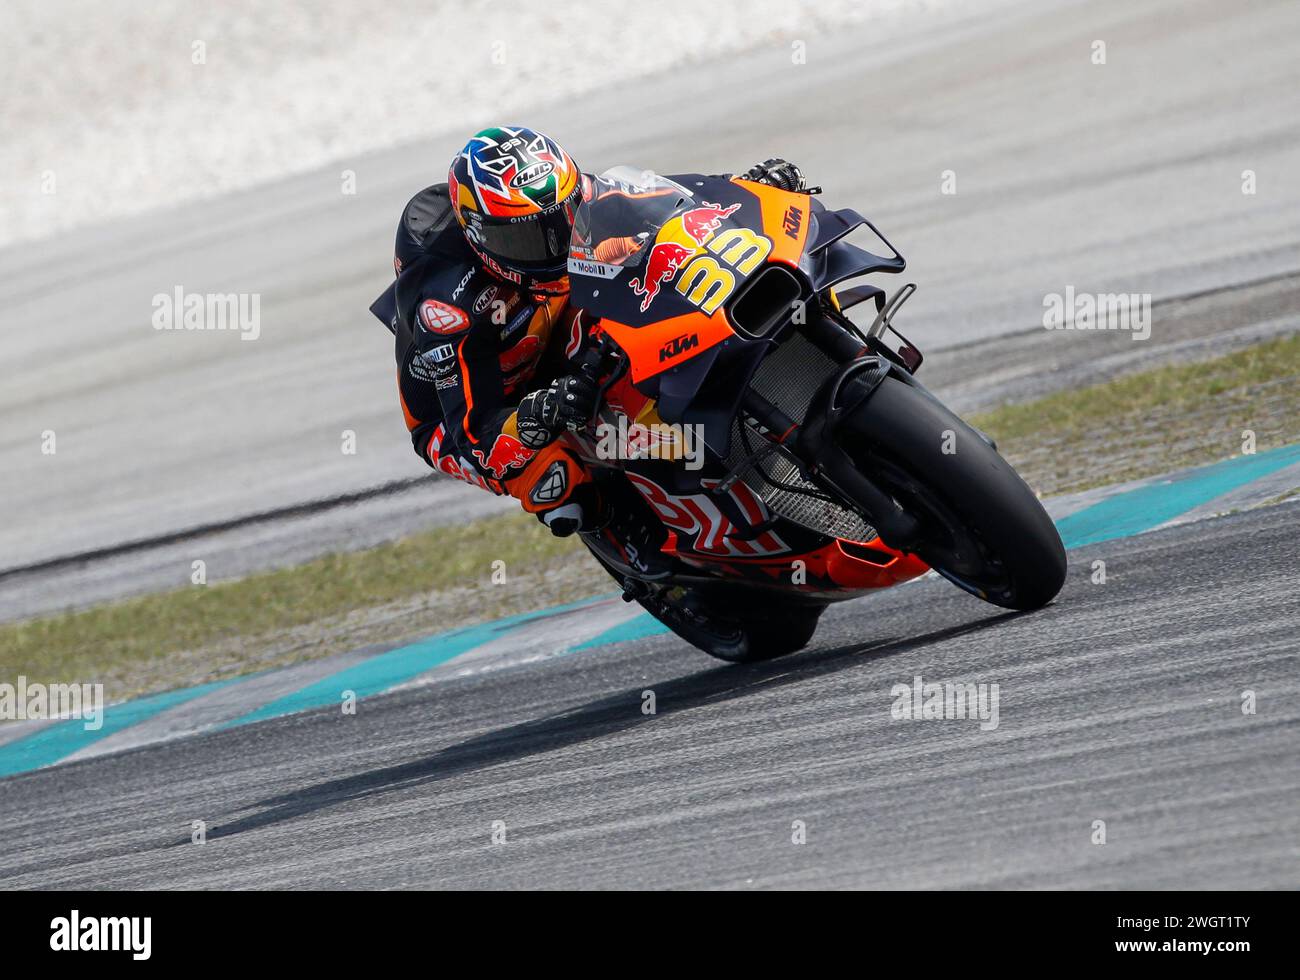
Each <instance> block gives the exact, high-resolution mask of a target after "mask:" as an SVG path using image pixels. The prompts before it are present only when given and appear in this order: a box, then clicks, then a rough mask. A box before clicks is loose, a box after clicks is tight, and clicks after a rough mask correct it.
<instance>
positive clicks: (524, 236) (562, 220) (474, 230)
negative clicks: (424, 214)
mask: <svg viewBox="0 0 1300 980" xmlns="http://www.w3.org/2000/svg"><path fill="white" fill-rule="evenodd" d="M581 200H582V195H581V194H580V193H579V192H578V191H577V190H575V191H574V193H572V194H570V195H569V196H568V198H566V199H565V200H564V201H563V202H562V203H561V204H559V205H558V206H557V207H554V208H552V209H551V210H549V211H544V212H542V213H541V214H535V215H529V216H528V217H527V218H524V219H520V220H517V221H502V220H501V219H499V218H498V219H496V220H491V219H486V220H480V221H475V220H473V219H472V218H471V219H470V221H469V224H468V225H467V226H466V230H467V231H469V234H470V237H471V238H473V239H475V240H476V241H477V243H478V246H479V248H481V249H482V250H483V251H484V252H487V253H488V254H489V255H491V256H492V257H493V258H495V259H497V260H498V261H499V262H502V263H509V264H510V265H515V266H518V267H520V268H525V269H528V268H531V269H554V268H563V267H564V265H565V263H566V261H567V260H568V255H569V237H570V235H571V233H572V230H573V218H574V214H575V212H576V211H577V209H578V204H579V202H580V201H581Z"/></svg>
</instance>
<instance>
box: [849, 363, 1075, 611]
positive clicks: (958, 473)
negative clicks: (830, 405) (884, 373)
mask: <svg viewBox="0 0 1300 980" xmlns="http://www.w3.org/2000/svg"><path fill="white" fill-rule="evenodd" d="M836 438H837V441H838V443H839V445H840V448H841V449H843V450H844V452H845V453H847V455H848V456H849V457H850V459H851V460H852V462H853V464H854V466H855V468H856V469H857V470H858V471H859V472H860V473H861V474H862V475H863V476H864V477H866V478H867V479H868V480H870V481H871V482H872V483H873V484H875V485H876V486H877V487H879V488H880V489H882V490H884V491H885V492H886V493H887V494H889V495H890V496H891V497H893V498H894V500H895V501H896V502H897V503H898V505H899V506H900V507H901V508H902V509H903V510H904V511H905V512H906V513H908V514H910V515H911V516H912V517H914V518H916V519H917V520H918V521H919V522H920V524H921V531H920V537H919V540H918V541H917V542H916V543H915V544H914V546H913V548H912V550H914V551H915V553H916V554H917V555H918V556H919V557H920V558H921V559H922V560H923V561H924V562H925V563H926V564H927V565H929V566H930V567H931V568H933V569H934V570H935V571H936V572H938V573H939V574H940V575H942V576H943V577H944V578H946V579H948V580H949V581H950V582H952V583H953V584H955V585H957V586H959V587H961V588H963V589H965V590H966V591H967V592H970V593H971V594H973V595H976V596H978V597H979V598H981V599H984V600H985V601H987V602H991V603H993V604H994V605H997V606H1003V607H1005V608H1007V609H1037V608H1038V607H1040V606H1044V605H1046V604H1047V603H1048V602H1050V601H1051V600H1052V598H1053V597H1054V596H1055V595H1056V594H1057V593H1058V592H1060V591H1061V586H1062V585H1063V584H1064V583H1065V568H1066V561H1065V547H1064V546H1063V545H1062V544H1061V536H1060V535H1059V534H1057V532H1056V526H1055V525H1054V524H1053V523H1052V519H1051V518H1050V517H1048V516H1047V512H1046V511H1045V510H1044V509H1043V505H1042V504H1041V503H1039V501H1038V498H1037V497H1035V496H1034V493H1033V491H1032V490H1030V489H1029V487H1028V486H1026V485H1025V482H1024V481H1023V480H1022V479H1020V476H1019V475H1018V474H1017V473H1016V471H1015V470H1014V469H1012V468H1011V465H1010V464H1009V463H1007V461H1006V460H1004V459H1003V458H1002V457H1001V456H999V455H998V452H997V450H996V449H994V448H993V447H992V446H991V445H990V444H989V443H988V442H987V441H986V440H985V439H984V438H983V437H981V436H980V434H979V433H978V432H976V431H975V430H974V429H972V428H971V427H970V426H968V425H967V424H966V423H965V422H963V421H962V420H961V419H959V418H958V417H957V416H956V415H954V414H953V413H952V412H950V411H949V410H948V409H947V408H945V407H944V406H943V405H942V404H940V403H939V402H938V401H937V400H935V399H934V398H933V397H931V396H929V395H928V394H926V393H925V392H923V391H921V390H920V389H918V388H915V387H913V386H911V385H908V384H906V383H904V382H902V381H899V380H898V379H896V378H893V377H887V378H885V379H884V380H883V381H882V382H881V383H880V386H879V387H878V388H877V389H876V390H875V391H874V392H873V393H872V394H871V396H870V397H869V398H867V399H866V401H865V402H864V403H863V404H862V405H861V406H860V407H858V408H857V409H856V410H855V411H854V413H853V414H852V415H851V416H849V417H847V418H845V419H844V420H843V422H841V423H840V426H839V429H838V431H837V433H836Z"/></svg>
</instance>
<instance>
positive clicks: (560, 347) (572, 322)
mask: <svg viewBox="0 0 1300 980" xmlns="http://www.w3.org/2000/svg"><path fill="white" fill-rule="evenodd" d="M394 267H395V270H396V272H397V279H396V281H395V283H394V284H393V287H392V289H390V291H389V293H387V294H385V295H386V297H388V299H389V305H388V306H387V307H384V306H383V305H382V304H383V302H384V300H383V299H381V300H380V302H379V303H376V307H375V312H376V313H377V314H379V315H381V318H385V319H386V320H387V322H388V325H389V328H390V329H391V330H392V331H393V334H394V337H395V340H396V350H395V353H396V358H397V386H398V397H399V399H400V402H401V406H402V413H403V416H404V417H405V420H406V426H407V429H408V430H409V431H410V434H411V443H412V446H413V448H414V449H415V452H416V453H417V454H418V455H419V456H420V457H421V458H422V459H424V460H425V462H427V463H428V464H429V465H430V466H432V467H434V468H435V469H437V470H439V471H441V472H443V473H445V474H447V475H449V476H452V477H455V478H456V479H459V480H464V481H465V482H467V483H470V484H473V485H475V486H478V487H482V488H483V489H485V490H489V491H491V492H492V493H497V494H505V493H509V494H511V495H512V496H515V497H517V498H518V499H519V500H520V502H521V503H522V504H523V505H524V508H525V509H526V510H529V511H532V512H534V513H538V514H539V515H542V514H544V513H545V512H547V511H550V510H553V509H555V508H556V507H558V506H562V505H563V504H564V503H566V502H568V501H570V499H571V498H572V497H573V493H574V491H575V490H576V489H577V488H578V487H579V486H581V485H583V484H584V483H586V482H587V481H586V479H585V473H584V472H583V469H582V467H581V466H580V465H579V464H578V463H577V461H576V459H574V457H572V455H571V454H569V453H567V452H565V451H563V450H562V449H560V448H559V447H558V446H556V445H555V444H554V442H553V441H552V438H553V434H552V433H551V432H546V433H535V432H532V431H530V429H529V423H530V422H532V421H533V418H532V416H531V415H529V414H528V412H527V411H525V410H524V409H525V408H535V409H536V411H537V413H538V414H539V415H545V413H546V411H548V410H549V411H550V412H551V414H554V412H555V408H556V407H558V406H559V405H560V404H561V403H562V402H563V400H564V397H565V392H563V391H560V392H558V398H557V399H556V401H555V402H553V403H551V404H536V403H537V402H538V400H539V398H538V397H532V398H530V400H529V402H528V403H527V405H526V406H524V407H521V406H520V402H521V400H523V399H524V398H525V396H526V395H540V394H541V393H542V392H545V391H546V389H547V385H548V383H549V382H551V381H553V380H556V379H558V378H560V376H561V375H562V374H563V373H564V371H565V370H566V367H565V364H564V357H565V355H566V352H567V354H568V355H572V354H573V353H576V351H577V350H578V347H579V345H580V343H581V340H582V334H581V327H582V323H581V319H580V315H579V314H577V313H576V312H575V311H572V310H569V309H568V308H567V303H568V295H567V293H562V294H559V295H537V294H529V293H527V292H526V291H524V290H522V289H521V288H519V287H518V286H517V285H516V284H514V283H512V282H511V281H510V279H509V273H508V272H507V271H505V270H498V271H496V272H492V271H489V270H487V269H486V268H484V267H483V264H482V262H481V261H480V260H479V258H478V257H477V256H476V255H475V254H474V252H473V251H472V250H471V249H470V247H469V246H468V244H467V243H466V242H465V238H464V235H463V233H462V232H461V229H460V228H459V226H458V225H457V224H456V222H455V221H454V219H453V218H452V214H451V207H450V202H449V201H448V200H447V189H446V185H445V184H437V185H434V186H433V187H429V188H426V189H425V190H423V191H421V192H420V193H419V194H417V195H416V196H415V197H414V198H412V200H411V201H410V203H409V204H408V205H407V206H406V209H405V210H404V211H403V214H402V220H401V222H400V224H399V226H398V230H397V242H396V246H395V249H394ZM560 383H561V384H562V383H563V382H560ZM592 394H593V395H594V392H593V393H592ZM521 412H522V413H523V420H524V432H522V433H521V431H520V422H521ZM580 414H581V412H577V413H575V416H574V417H575V421H576V418H577V416H578V415H580ZM562 421H563V420H558V419H557V420H555V423H556V425H557V426H558V425H559V424H561V422H562ZM530 436H531V437H530ZM557 462H558V464H559V469H556V467H555V466H553V465H552V464H556V463H557ZM530 464H532V465H531V468H530ZM561 470H562V472H560V471H561ZM526 473H527V475H526ZM557 473H558V474H559V475H558V477H557V475H556V474H557ZM548 474H549V475H550V476H551V477H552V478H551V479H550V480H549V483H548V484H547V485H546V486H544V487H538V488H537V492H536V493H531V494H530V493H529V491H530V490H532V489H533V488H534V484H537V483H541V482H544V477H545V476H547V475H548ZM530 477H532V478H530ZM548 523H549V522H548Z"/></svg>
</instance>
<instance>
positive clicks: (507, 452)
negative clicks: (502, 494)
mask: <svg viewBox="0 0 1300 980" xmlns="http://www.w3.org/2000/svg"><path fill="white" fill-rule="evenodd" d="M532 456H533V451H532V450H531V449H529V448H528V447H527V446H525V445H524V444H523V443H522V442H520V441H519V440H518V439H516V438H515V437H514V436H511V435H507V434H506V433H504V432H503V433H501V434H500V435H499V436H497V438H496V441H495V442H494V443H492V448H491V450H489V451H488V453H487V455H486V456H485V455H484V454H483V450H481V449H475V450H474V458H475V459H477V460H478V463H479V466H481V467H482V468H483V469H485V470H487V471H488V472H489V473H491V474H492V475H493V476H495V477H496V478H497V479H498V480H500V479H503V478H504V477H505V475H506V473H507V471H509V470H512V469H514V468H515V467H516V466H523V465H524V464H525V463H527V462H528V461H529V460H530V459H532Z"/></svg>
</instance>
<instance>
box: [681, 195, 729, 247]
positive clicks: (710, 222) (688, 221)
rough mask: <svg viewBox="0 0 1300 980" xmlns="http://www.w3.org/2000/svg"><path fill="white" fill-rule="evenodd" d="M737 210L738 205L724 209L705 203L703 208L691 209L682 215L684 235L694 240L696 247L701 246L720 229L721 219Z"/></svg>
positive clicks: (717, 205)
mask: <svg viewBox="0 0 1300 980" xmlns="http://www.w3.org/2000/svg"><path fill="white" fill-rule="evenodd" d="M739 210H740V205H739V204H733V205H731V207H729V208H724V207H723V206H722V205H721V204H710V203H709V202H708V201H705V202H704V207H702V208H692V209H691V210H689V211H686V212H684V213H683V214H682V228H683V229H685V231H686V234H688V235H690V236H691V237H692V238H694V239H695V243H696V244H697V245H703V244H704V243H705V242H706V241H708V240H709V239H710V238H712V237H713V234H714V232H716V231H717V230H718V229H719V228H721V227H722V219H723V218H726V217H729V216H731V215H732V214H734V213H735V212H736V211H739Z"/></svg>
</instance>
